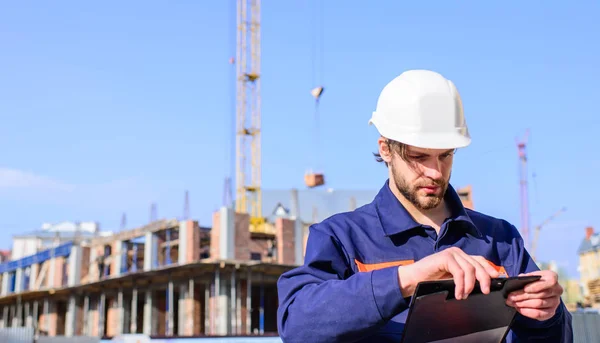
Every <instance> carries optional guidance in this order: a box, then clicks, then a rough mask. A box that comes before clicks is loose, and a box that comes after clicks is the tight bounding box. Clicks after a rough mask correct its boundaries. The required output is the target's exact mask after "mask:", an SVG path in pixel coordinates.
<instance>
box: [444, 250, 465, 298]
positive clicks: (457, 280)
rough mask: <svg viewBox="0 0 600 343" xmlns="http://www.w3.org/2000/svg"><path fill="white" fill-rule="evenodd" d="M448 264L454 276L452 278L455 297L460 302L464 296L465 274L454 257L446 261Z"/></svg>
mask: <svg viewBox="0 0 600 343" xmlns="http://www.w3.org/2000/svg"><path fill="white" fill-rule="evenodd" d="M446 264H447V266H448V268H447V269H448V271H449V272H450V274H452V278H453V279H454V297H455V298H456V299H457V300H460V299H462V295H463V294H464V283H465V272H464V271H463V270H462V268H461V267H460V266H459V265H458V262H456V259H454V258H453V257H452V256H450V257H449V258H448V259H447V260H446Z"/></svg>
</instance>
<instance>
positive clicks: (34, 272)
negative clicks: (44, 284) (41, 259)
mask: <svg viewBox="0 0 600 343" xmlns="http://www.w3.org/2000/svg"><path fill="white" fill-rule="evenodd" d="M39 272H40V265H39V264H38V263H35V264H32V265H31V271H30V274H29V275H30V276H29V289H30V290H32V291H37V289H34V288H35V283H36V282H37V278H38V274H39Z"/></svg>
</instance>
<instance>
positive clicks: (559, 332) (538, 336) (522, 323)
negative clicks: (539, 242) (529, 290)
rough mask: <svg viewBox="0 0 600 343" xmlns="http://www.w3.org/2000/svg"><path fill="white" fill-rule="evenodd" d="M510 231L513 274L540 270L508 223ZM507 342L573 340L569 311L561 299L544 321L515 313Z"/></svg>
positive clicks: (560, 341) (516, 232) (562, 341)
mask: <svg viewBox="0 0 600 343" xmlns="http://www.w3.org/2000/svg"><path fill="white" fill-rule="evenodd" d="M510 230H511V232H512V246H511V251H510V253H509V258H510V259H511V260H512V262H513V263H514V275H518V274H523V273H530V272H533V271H538V270H540V269H539V268H538V266H537V265H536V263H535V262H534V261H533V259H532V258H531V256H530V255H529V252H528V251H527V250H526V249H525V247H524V244H523V239H522V237H521V235H520V234H519V232H518V231H517V229H516V228H515V227H514V226H513V225H510ZM508 336H509V337H508V338H509V340H507V341H508V342H511V343H512V342H530V341H536V342H537V341H540V342H556V343H571V342H573V324H572V316H571V313H570V312H569V311H568V310H567V308H566V306H565V304H564V303H563V301H562V300H561V301H560V305H559V306H558V308H557V310H556V314H555V315H554V316H553V317H552V318H550V319H548V320H545V321H539V320H536V319H532V318H527V317H525V316H523V315H521V314H520V313H517V315H516V317H515V321H514V323H513V326H512V329H511V332H510V333H509V335H508Z"/></svg>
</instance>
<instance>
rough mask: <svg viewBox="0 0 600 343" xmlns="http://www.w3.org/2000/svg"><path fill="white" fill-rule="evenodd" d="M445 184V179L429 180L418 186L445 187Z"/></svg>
mask: <svg viewBox="0 0 600 343" xmlns="http://www.w3.org/2000/svg"><path fill="white" fill-rule="evenodd" d="M444 185H446V181H444V180H428V181H425V182H422V183H419V184H417V187H436V186H437V187H443V186H444Z"/></svg>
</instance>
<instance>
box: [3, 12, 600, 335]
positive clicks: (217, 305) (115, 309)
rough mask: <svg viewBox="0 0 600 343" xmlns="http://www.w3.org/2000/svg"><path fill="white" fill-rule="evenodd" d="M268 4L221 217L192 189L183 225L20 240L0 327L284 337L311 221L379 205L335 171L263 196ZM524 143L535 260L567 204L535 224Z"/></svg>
mask: <svg viewBox="0 0 600 343" xmlns="http://www.w3.org/2000/svg"><path fill="white" fill-rule="evenodd" d="M260 2H261V1H260V0H237V9H236V14H237V21H236V28H237V37H236V38H237V43H236V54H235V56H232V57H231V59H230V61H229V62H230V64H231V65H232V67H234V68H235V86H236V87H235V92H234V93H235V122H236V126H235V132H234V133H232V135H233V134H235V176H234V177H233V178H227V179H226V182H225V184H226V186H225V188H226V191H225V193H226V194H225V198H228V199H227V200H225V201H223V203H224V204H223V206H222V207H221V208H219V209H218V210H217V211H215V212H214V213H213V216H212V222H209V223H202V222H200V221H199V220H197V219H194V218H190V216H189V204H188V202H189V196H188V194H187V193H186V194H185V198H184V199H185V200H184V215H183V216H182V217H181V218H177V219H170V218H165V219H159V218H154V217H153V216H152V215H151V218H152V219H151V220H150V221H149V222H148V223H147V225H144V226H141V227H136V228H133V229H123V230H120V231H118V232H103V231H102V230H100V228H99V226H97V225H92V226H93V228H92V229H86V228H84V227H83V226H82V225H81V224H80V223H75V224H69V225H67V226H68V228H67V229H64V228H63V229H59V228H57V227H56V226H52V225H49V226H47V227H44V228H42V230H41V231H36V232H33V233H31V234H22V235H16V236H15V241H14V242H13V251H12V257H11V254H10V252H7V253H2V254H1V256H3V261H2V262H1V264H0V285H1V289H0V328H23V327H27V328H32V329H33V330H34V331H35V333H36V335H39V336H65V337H75V336H88V337H96V338H102V339H110V338H112V337H116V336H120V335H123V334H144V335H147V336H150V337H153V338H161V337H204V336H277V316H276V312H277V308H278V297H277V287H276V283H277V280H278V278H279V276H280V275H281V274H282V273H284V272H286V271H288V270H290V269H292V268H294V267H296V266H298V265H301V264H302V263H303V261H304V253H305V249H306V241H307V237H308V229H309V227H310V225H312V224H313V223H315V222H318V221H320V220H323V219H325V218H327V217H328V216H331V215H333V214H336V213H339V212H343V211H351V210H354V209H356V208H357V207H359V206H361V205H364V204H366V203H368V202H370V201H372V200H373V198H374V197H375V195H376V194H377V191H378V190H372V191H356V192H355V191H333V190H327V189H326V186H327V178H326V175H325V172H323V171H322V170H318V169H316V168H315V169H311V170H309V171H308V172H306V174H305V175H304V180H303V181H304V184H305V186H306V188H305V189H300V190H297V189H284V190H279V191H265V190H264V189H263V187H262V183H261V101H262V99H261V94H260V90H261V56H260V52H261V48H260V45H261V30H260V27H261V24H260V13H261V10H260V6H261V5H260ZM317 79H318V77H317ZM324 90H325V86H324V85H323V84H315V85H314V88H313V89H310V90H307V93H310V94H311V95H312V97H313V98H314V101H315V117H316V118H318V111H319V101H320V98H321V96H322V95H323V94H324ZM315 142H318V137H315ZM516 145H517V153H516V156H518V158H516V159H515V161H518V163H519V170H520V179H519V186H518V187H520V200H521V204H520V208H521V213H520V218H521V223H520V225H519V229H520V232H521V234H522V235H523V237H524V239H525V245H526V247H528V249H530V252H531V255H532V257H533V258H534V259H536V249H537V242H538V240H539V235H540V232H541V231H542V228H543V227H544V226H545V225H546V224H547V223H549V222H551V221H552V220H554V219H555V218H556V217H557V216H558V215H560V214H561V213H563V212H564V211H565V208H564V207H562V206H561V205H560V204H559V206H558V207H559V210H557V212H556V213H554V214H552V215H550V216H549V217H548V218H547V219H546V220H545V221H543V222H542V223H540V224H538V225H536V226H534V227H532V228H530V217H529V208H528V206H529V205H528V204H529V199H528V193H527V189H528V181H527V179H528V170H527V152H526V146H527V136H525V138H523V139H521V140H518V141H517V144H516ZM214 177H215V179H216V180H221V177H222V175H216V176H214ZM462 186H464V187H459V188H457V191H458V194H459V196H460V198H461V200H462V202H463V205H464V206H465V207H467V208H470V209H475V205H474V199H473V189H472V188H471V186H469V185H462ZM515 187H517V186H515ZM153 210H155V208H154V209H152V210H151V212H152V211H153ZM530 231H531V232H530ZM531 233H532V237H531V238H530V234H531ZM598 237H600V235H597V234H594V233H593V232H592V231H590V232H588V233H587V234H586V240H585V242H584V245H582V252H581V253H582V254H583V253H584V252H585V253H589V255H590V256H592V255H593V256H596V255H597V254H596V252H597V250H598V249H600V238H598ZM17 241H18V243H17ZM582 256H583V255H582ZM582 259H583V257H582ZM586 259H590V261H591V259H592V257H586ZM593 259H594V261H593V263H592V262H590V263H589V264H590V265H593V267H589V269H590V270H589V277H588V279H586V283H589V291H588V292H591V294H592V296H595V298H594V299H595V300H596V301H595V302H596V303H600V295H598V294H600V281H598V280H600V276H598V275H597V274H598V273H597V270H599V269H598V266H599V265H600V262H599V261H600V260H598V258H597V257H593ZM575 288H577V285H575ZM571 305H572V304H571ZM598 307H600V305H598Z"/></svg>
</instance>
